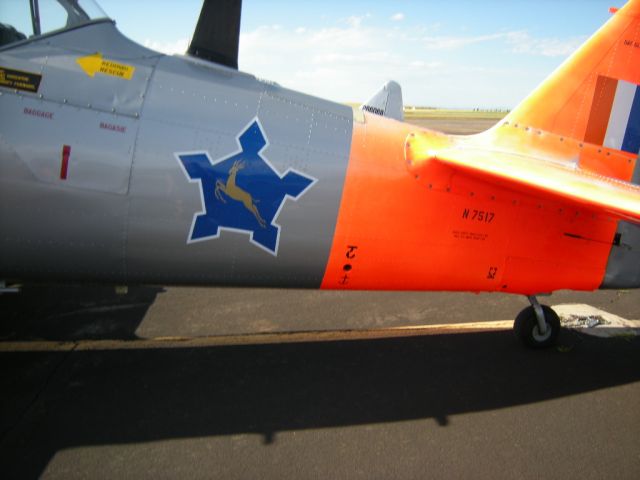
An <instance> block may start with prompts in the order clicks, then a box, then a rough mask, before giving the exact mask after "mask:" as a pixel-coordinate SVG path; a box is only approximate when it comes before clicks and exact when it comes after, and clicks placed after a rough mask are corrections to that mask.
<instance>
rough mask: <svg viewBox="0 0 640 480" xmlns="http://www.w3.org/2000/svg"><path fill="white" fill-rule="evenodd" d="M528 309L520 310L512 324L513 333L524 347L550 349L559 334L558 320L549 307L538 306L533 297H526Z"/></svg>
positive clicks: (536, 300)
mask: <svg viewBox="0 0 640 480" xmlns="http://www.w3.org/2000/svg"><path fill="white" fill-rule="evenodd" d="M527 298H528V299H529V302H530V303H531V306H530V307H527V308H525V309H524V310H522V311H521V312H520V313H519V314H518V316H517V317H516V321H515V322H514V323H513V331H514V333H515V334H516V337H518V338H519V339H520V340H521V341H522V342H523V343H524V344H525V345H526V346H528V347H532V348H543V347H550V346H552V345H554V344H555V342H556V339H557V338H558V333H560V318H558V314H557V313H556V312H554V311H553V310H552V309H551V307H548V306H547V305H540V304H539V303H538V299H537V298H536V297H535V296H530V297H527Z"/></svg>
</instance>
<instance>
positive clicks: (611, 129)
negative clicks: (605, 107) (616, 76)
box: [604, 80, 637, 150]
mask: <svg viewBox="0 0 640 480" xmlns="http://www.w3.org/2000/svg"><path fill="white" fill-rule="evenodd" d="M636 89H637V85H634V84H632V83H629V82H625V81H623V80H619V81H618V87H617V88H616V96H615V99H614V101H613V107H612V109H611V117H609V126H608V127H607V134H606V135H605V137H604V146H605V147H609V148H615V149H616V150H622V142H623V141H624V136H625V133H626V131H627V125H628V124H629V114H630V113H631V105H632V104H633V97H634V96H635V94H636Z"/></svg>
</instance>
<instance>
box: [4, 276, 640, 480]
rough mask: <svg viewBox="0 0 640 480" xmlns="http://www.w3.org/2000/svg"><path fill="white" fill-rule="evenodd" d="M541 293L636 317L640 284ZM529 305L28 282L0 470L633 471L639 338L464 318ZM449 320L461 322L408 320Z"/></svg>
mask: <svg viewBox="0 0 640 480" xmlns="http://www.w3.org/2000/svg"><path fill="white" fill-rule="evenodd" d="M541 300H542V301H543V302H544V303H548V304H551V305H557V304H567V303H588V304H591V305H593V306H596V307H598V308H600V309H602V310H605V311H608V312H610V313H614V314H616V315H619V316H621V317H624V318H627V319H636V320H637V319H640V292H638V291H602V292H595V293H580V292H558V293H556V294H554V295H553V296H551V297H549V298H541ZM526 304H527V302H526V300H525V299H524V298H521V297H516V296H509V295H502V294H481V295H473V294H464V293H416V292H403V293H376V292H315V291H286V290H272V289H218V288H209V289H206V288H183V287H180V288H177V287H173V288H164V287H131V288H130V289H129V291H128V293H127V294H124V295H119V294H116V293H115V292H114V290H113V288H111V287H105V286H28V287H26V288H25V289H24V290H23V292H22V293H21V294H19V295H10V296H6V295H5V296H0V385H2V392H3V393H2V395H0V465H1V467H0V468H1V470H0V476H1V477H2V478H3V479H5V478H6V479H11V478H37V477H43V478H54V479H55V478H65V479H69V478H71V479H73V478H224V479H234V478H238V479H253V478H267V479H269V478H274V479H276V478H277V479H282V478H331V479H342V478H344V479H358V478H363V479H364V478H366V479H377V478H381V479H383V478H447V479H449V478H474V479H475V478H492V479H493V478H563V479H567V478H568V479H571V478H580V479H592V478H593V479H596V478H618V479H626V478H629V479H632V478H633V479H635V478H638V473H639V472H640V448H639V447H640V408H638V406H639V405H640V339H639V338H638V337H632V336H628V335H623V336H617V337H613V338H596V337H591V336H587V335H583V334H580V333H577V332H575V331H571V330H565V331H563V332H562V333H561V336H560V339H559V346H558V347H557V348H553V349H548V350H543V351H533V350H528V349H525V348H523V347H522V346H521V345H520V344H519V343H518V342H517V340H516V339H515V338H514V336H513V334H512V333H511V331H510V330H508V329H503V328H495V323H487V324H486V325H487V328H482V327H481V328H477V327H475V328H471V329H469V328H466V327H464V325H463V324H466V323H467V322H495V321H497V320H509V319H512V318H514V317H515V315H516V314H517V312H518V311H519V310H520V309H521V308H523V307H524V306H526ZM437 324H454V326H455V327H456V328H448V327H443V328H437V329H435V330H429V329H424V330H423V331H422V330H419V329H414V330H409V331H407V332H406V335H405V334H404V333H402V332H400V333H398V332H399V331H398V330H397V329H395V328H396V327H403V326H413V327H420V326H424V325H437ZM490 325H493V327H491V328H489V326H490ZM336 330H340V332H335V331H336ZM353 330H357V331H358V332H359V333H358V334H357V335H353ZM292 331H308V332H309V333H306V334H301V335H299V336H297V337H296V336H292V335H291V333H290V332H292ZM260 332H262V333H265V334H267V335H265V336H262V337H259V336H258V337H256V336H255V335H254V336H251V337H246V336H245V334H249V333H251V334H255V333H260ZM381 337H382V338H381ZM385 337H388V338H385ZM245 338H249V341H244V340H243V339H245ZM256 338H257V339H258V340H256ZM356 338H357V339H356ZM291 342H292V343H291Z"/></svg>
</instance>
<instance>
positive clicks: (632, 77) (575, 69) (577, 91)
mask: <svg viewBox="0 0 640 480" xmlns="http://www.w3.org/2000/svg"><path fill="white" fill-rule="evenodd" d="M613 11H614V10H612V12H613ZM505 122H508V124H510V125H514V126H518V125H519V126H520V127H523V128H526V129H527V130H528V129H532V130H540V131H545V132H550V133H553V134H556V135H558V136H560V137H567V138H572V139H575V140H578V141H580V142H585V143H589V144H593V145H599V146H602V147H604V148H605V149H606V148H609V149H614V150H619V151H623V152H629V153H631V154H633V155H636V154H637V153H638V150H639V149H640V0H630V1H629V2H628V3H627V4H626V5H625V6H624V7H622V8H620V9H619V10H617V11H615V13H614V14H613V16H612V17H611V18H610V19H609V21H608V22H607V23H606V24H605V25H604V26H603V27H602V28H600V30H598V31H597V32H596V33H595V34H594V35H593V36H592V37H591V38H590V39H589V40H587V41H586V42H585V43H584V44H583V45H582V46H581V47H580V48H579V49H578V50H577V51H576V52H575V53H574V54H573V55H571V56H570V57H569V58H568V59H567V60H566V61H565V62H564V63H563V64H562V65H561V66H560V67H558V69H557V70H556V71H555V72H554V73H552V74H551V75H550V76H549V77H548V78H547V79H546V80H545V81H544V82H543V83H542V84H540V85H539V86H538V88H537V89H536V90H534V91H533V93H531V94H530V95H529V96H528V97H527V98H525V100H524V101H522V102H521V103H520V104H519V105H518V106H517V107H516V108H515V109H514V110H512V111H511V113H510V114H509V115H508V116H507V117H506V118H505Z"/></svg>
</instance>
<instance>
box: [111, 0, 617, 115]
mask: <svg viewBox="0 0 640 480" xmlns="http://www.w3.org/2000/svg"><path fill="white" fill-rule="evenodd" d="M623 3H624V1H623V0H556V1H552V0H538V1H535V2H534V1H525V0H484V1H482V2H480V1H471V0H463V1H457V0H450V1H448V2H443V1H441V0H439V1H435V0H434V1H429V0H426V1H424V0H423V1H417V0H382V1H375V2H374V1H371V0H369V1H368V2H365V1H348V0H344V1H335V0H329V1H313V2H307V1H299V2H292V1H285V0H270V1H264V0H245V1H244V4H243V12H242V25H241V37H240V58H239V64H240V69H241V70H243V71H246V72H250V73H253V74H254V75H256V76H258V77H260V78H265V79H269V80H274V81H277V82H278V83H280V84H281V85H283V86H285V87H288V88H293V89H296V90H301V91H303V92H305V93H309V94H312V95H316V96H321V97H324V98H328V99H331V100H335V101H354V102H357V101H364V100H366V99H367V98H368V97H370V96H371V95H372V94H373V93H375V91H376V90H377V89H378V88H379V87H380V86H381V85H382V84H383V83H384V82H385V81H386V80H389V79H393V80H396V81H398V82H399V83H400V85H401V86H402V89H403V95H404V98H405V103H406V104H411V105H430V106H439V107H483V108H504V107H506V108H510V107H513V106H514V105H515V104H516V103H518V101H519V100H521V99H522V98H523V97H524V96H526V95H527V94H528V93H529V92H530V91H531V90H532V89H533V88H534V87H535V86H536V85H537V84H538V83H540V82H541V81H542V80H543V79H544V78H545V77H546V76H547V75H548V74H549V73H551V72H552V71H553V70H554V69H555V68H556V67H557V66H558V65H559V64H560V63H561V62H562V61H563V60H564V59H565V58H566V57H567V56H568V55H569V54H570V53H571V52H572V51H573V50H575V48H576V47H577V46H579V45H580V44H581V43H582V42H583V41H584V40H585V39H586V38H588V37H589V36H590V35H591V34H592V33H593V32H594V31H595V30H597V29H598V28H599V27H600V25H602V24H603V23H604V22H605V21H606V20H607V19H608V18H609V17H610V16H611V15H610V14H609V12H608V8H609V7H610V6H622V5H623ZM100 4H101V6H102V7H103V9H104V10H105V11H106V12H107V13H108V14H109V15H110V16H111V17H113V18H115V19H116V21H117V25H118V27H119V28H120V30H121V31H122V32H123V33H125V34H126V35H127V36H129V37H131V38H132V39H134V40H136V41H138V42H140V43H142V44H145V45H147V46H149V47H151V48H155V49H157V50H161V51H164V52H166V53H182V52H184V50H185V49H186V46H187V45H188V42H189V39H190V37H191V35H192V33H193V29H194V27H195V24H196V21H197V18H198V14H199V12H200V6H201V2H200V1H197V0H193V1H191V0H187V1H182V2H174V1H169V0H137V1H135V2H130V1H125V0H102V1H100Z"/></svg>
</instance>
